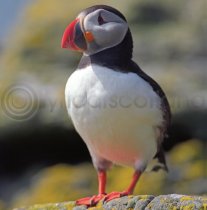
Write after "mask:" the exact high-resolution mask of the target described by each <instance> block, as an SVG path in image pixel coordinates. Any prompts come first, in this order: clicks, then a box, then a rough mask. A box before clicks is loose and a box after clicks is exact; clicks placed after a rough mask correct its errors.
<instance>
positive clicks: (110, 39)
mask: <svg viewBox="0 0 207 210" xmlns="http://www.w3.org/2000/svg"><path fill="white" fill-rule="evenodd" d="M127 30H128V26H127V24H123V23H114V22H111V23H107V24H105V25H103V26H102V27H101V28H97V30H96V28H95V30H94V36H95V37H96V43H97V44H98V45H99V46H102V47H113V46H116V45H118V44H119V43H121V42H122V40H123V39H124V37H125V35H126V33H127Z"/></svg>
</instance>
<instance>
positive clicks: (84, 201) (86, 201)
mask: <svg viewBox="0 0 207 210" xmlns="http://www.w3.org/2000/svg"><path fill="white" fill-rule="evenodd" d="M105 196H106V195H105V194H99V195H94V196H92V197H86V198H81V199H78V200H77V201H76V205H85V206H87V207H90V206H95V205H96V204H97V203H98V202H99V201H101V200H103V199H104V198H105Z"/></svg>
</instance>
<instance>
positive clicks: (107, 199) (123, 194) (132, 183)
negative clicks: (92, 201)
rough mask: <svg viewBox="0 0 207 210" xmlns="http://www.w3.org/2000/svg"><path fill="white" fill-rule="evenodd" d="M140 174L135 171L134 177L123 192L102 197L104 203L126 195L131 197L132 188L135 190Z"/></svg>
mask: <svg viewBox="0 0 207 210" xmlns="http://www.w3.org/2000/svg"><path fill="white" fill-rule="evenodd" d="M141 174H142V172H140V171H135V172H134V175H133V177H132V181H131V183H130V185H129V187H128V188H127V189H126V190H125V191H123V192H111V193H109V194H107V195H106V196H105V197H104V201H110V200H113V199H115V198H120V197H123V196H126V195H131V194H132V193H133V192H134V188H135V186H136V184H137V182H138V180H139V178H140V176H141Z"/></svg>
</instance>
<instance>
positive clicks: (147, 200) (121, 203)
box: [15, 194, 207, 210]
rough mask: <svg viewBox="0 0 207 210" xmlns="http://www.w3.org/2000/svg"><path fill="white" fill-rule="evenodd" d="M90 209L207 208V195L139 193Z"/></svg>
mask: <svg viewBox="0 0 207 210" xmlns="http://www.w3.org/2000/svg"><path fill="white" fill-rule="evenodd" d="M86 209H87V208H86V207H85V206H75V202H64V203H55V204H42V205H34V206H31V207H23V208H19V209H15V210H86ZM88 209H90V210H126V209H128V210H168V209H169V210H207V196H187V195H177V194H171V195H160V196H157V197H155V196H152V195H138V196H126V197H123V198H119V199H114V200H112V201H110V202H108V203H103V202H100V203H99V204H98V205H97V206H96V207H91V208H88Z"/></svg>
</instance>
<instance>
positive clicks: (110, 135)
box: [61, 5, 171, 206]
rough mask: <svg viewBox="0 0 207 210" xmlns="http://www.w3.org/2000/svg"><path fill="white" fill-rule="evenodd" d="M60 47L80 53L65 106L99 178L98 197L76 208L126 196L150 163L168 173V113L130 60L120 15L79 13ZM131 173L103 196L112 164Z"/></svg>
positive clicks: (99, 8)
mask: <svg viewBox="0 0 207 210" xmlns="http://www.w3.org/2000/svg"><path fill="white" fill-rule="evenodd" d="M61 46H62V48H65V49H68V50H73V51H78V52H81V53H82V54H83V56H82V58H81V60H80V63H79V65H78V67H77V69H76V70H75V71H74V72H73V73H72V74H71V76H70V77H69V79H68V81H67V84H66V88H65V100H66V107H67V111H68V114H69V116H70V117H71V120H72V122H73V125H74V127H75V129H76V131H77V132H78V133H79V135H80V136H81V138H82V139H83V141H84V142H85V144H86V145H87V148H88V150H89V152H90V155H91V158H92V162H93V165H94V167H95V169H96V171H97V174H98V185H99V186H98V194H97V195H94V196H89V197H86V198H81V199H78V200H77V201H76V204H77V205H86V206H95V205H96V204H97V203H98V202H99V201H101V200H103V201H104V202H108V201H110V200H112V199H115V198H120V197H122V196H128V195H131V194H132V193H133V191H134V189H135V186H136V183H137V182H138V180H139V178H140V176H141V175H142V173H143V172H144V171H145V169H146V168H147V166H148V164H149V163H150V162H151V161H152V160H153V159H155V160H157V161H156V164H155V165H154V166H153V168H152V170H154V171H157V170H159V169H164V170H166V171H167V165H166V160H165V155H164V151H163V148H162V143H163V141H164V139H165V137H166V136H167V132H168V127H169V124H170V118H171V112H170V106H169V103H168V100H167V98H166V95H165V93H164V92H163V90H162V89H161V87H160V86H159V85H158V83H157V82H155V81H154V80H153V79H152V78H151V77H150V76H148V75H147V74H146V73H145V72H143V71H142V70H141V68H140V67H139V66H138V65H137V64H136V63H135V62H134V61H133V60H132V56H133V39H132V34H131V31H130V28H129V25H128V22H127V20H126V18H125V17H124V15H123V14H122V13H121V12H120V11H118V10H117V9H115V8H113V7H111V6H107V5H95V6H91V7H89V8H86V9H84V10H83V11H81V12H80V14H79V15H78V16H77V17H76V19H75V20H74V21H72V22H71V23H70V24H69V25H68V26H67V27H66V29H65V31H64V33H63V37H62V42H61ZM114 164H116V165H121V166H129V167H133V168H134V174H133V176H132V180H131V182H130V184H129V186H128V188H126V190H124V191H122V192H116V191H114V192H110V193H108V194H107V193H106V181H107V171H108V170H109V169H110V168H111V166H112V165H114Z"/></svg>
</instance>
